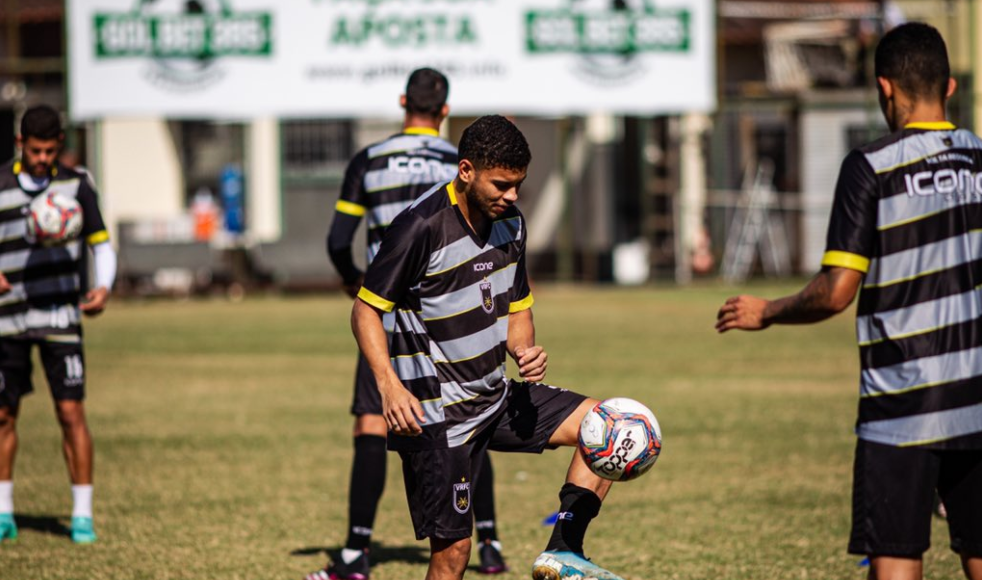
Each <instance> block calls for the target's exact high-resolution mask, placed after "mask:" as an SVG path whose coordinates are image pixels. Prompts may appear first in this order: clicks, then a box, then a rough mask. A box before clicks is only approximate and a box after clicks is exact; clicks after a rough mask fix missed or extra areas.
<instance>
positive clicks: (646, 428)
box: [579, 398, 661, 481]
mask: <svg viewBox="0 0 982 580" xmlns="http://www.w3.org/2000/svg"><path fill="white" fill-rule="evenodd" d="M579 440H580V442H579V448H580V453H582V454H583V458H584V459H585V460H586V463H587V465H589V466H590V469H591V470H592V471H593V472H594V473H596V474H597V475H599V476H600V477H603V478H604V479H611V480H614V481H627V480H629V479H634V478H636V477H639V476H641V475H642V474H643V473H644V472H646V471H648V470H649V469H651V466H653V465H654V464H655V461H657V460H658V454H659V453H661V427H659V425H658V420H657V419H655V415H654V413H652V412H651V409H649V408H648V407H646V406H644V405H642V404H641V403H639V402H637V401H635V400H634V399H627V398H616V399H607V400H605V401H601V402H599V403H597V405H596V406H594V407H593V409H591V410H590V411H589V412H588V413H587V414H586V416H584V417H583V421H582V422H581V423H580V436H579Z"/></svg>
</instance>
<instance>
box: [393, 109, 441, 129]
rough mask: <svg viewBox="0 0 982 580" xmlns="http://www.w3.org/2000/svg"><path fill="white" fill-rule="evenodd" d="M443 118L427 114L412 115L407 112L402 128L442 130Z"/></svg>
mask: <svg viewBox="0 0 982 580" xmlns="http://www.w3.org/2000/svg"><path fill="white" fill-rule="evenodd" d="M442 122H443V119H437V118H433V117H429V116H426V115H411V114H409V113H406V116H405V118H404V119H403V121H402V130H403V131H405V130H407V129H427V130H430V131H436V132H437V133H439V132H440V123H442Z"/></svg>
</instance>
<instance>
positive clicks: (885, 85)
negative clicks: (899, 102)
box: [876, 77, 893, 101]
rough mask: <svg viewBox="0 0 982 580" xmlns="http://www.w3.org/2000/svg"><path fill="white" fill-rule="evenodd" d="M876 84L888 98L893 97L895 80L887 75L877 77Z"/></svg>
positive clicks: (881, 93) (884, 96)
mask: <svg viewBox="0 0 982 580" xmlns="http://www.w3.org/2000/svg"><path fill="white" fill-rule="evenodd" d="M876 86H877V87H878V88H879V89H880V95H882V97H883V98H884V99H886V100H888V101H889V100H890V99H892V98H893V82H892V81H890V79H888V78H886V77H876Z"/></svg>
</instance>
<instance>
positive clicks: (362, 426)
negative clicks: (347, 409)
mask: <svg viewBox="0 0 982 580" xmlns="http://www.w3.org/2000/svg"><path fill="white" fill-rule="evenodd" d="M388 431H389V428H388V426H387V425H386V424H385V417H383V416H382V415H367V414H366V415H358V417H357V418H355V426H354V430H353V435H354V436H355V437H359V436H361V435H375V436H378V437H385V436H386V435H387V434H388Z"/></svg>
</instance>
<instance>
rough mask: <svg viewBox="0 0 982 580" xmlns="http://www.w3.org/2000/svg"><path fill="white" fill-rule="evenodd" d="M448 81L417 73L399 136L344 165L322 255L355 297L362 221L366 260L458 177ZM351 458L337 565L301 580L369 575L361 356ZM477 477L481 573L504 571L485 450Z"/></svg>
mask: <svg viewBox="0 0 982 580" xmlns="http://www.w3.org/2000/svg"><path fill="white" fill-rule="evenodd" d="M449 91H450V83H449V82H448V81H447V78H446V77H445V76H444V75H443V74H442V73H440V72H439V71H436V70H433V69H430V68H420V69H416V70H414V71H413V72H412V73H411V74H410V75H409V79H408V81H407V82H406V92H405V94H404V95H402V98H401V99H400V104H401V106H402V108H403V109H404V110H405V115H404V117H403V128H402V132H400V133H397V134H395V135H392V136H391V137H389V138H388V139H385V140H383V141H380V142H378V143H373V144H371V145H369V146H368V147H366V148H365V149H362V150H361V151H359V152H358V154H357V155H355V157H354V158H353V159H352V160H351V162H350V163H348V167H347V169H346V171H345V175H344V183H343V185H342V186H341V196H340V199H339V200H338V202H337V205H336V208H335V213H334V219H333V221H332V222H331V231H330V232H329V233H328V236H327V252H328V255H329V256H330V258H331V261H332V262H333V263H334V266H335V267H336V268H337V271H338V273H339V274H341V277H342V279H343V281H344V289H345V292H347V293H348V294H349V295H350V296H351V297H352V298H354V297H355V295H356V294H357V293H358V290H359V289H360V288H361V282H362V279H363V276H364V274H363V273H362V272H361V271H360V270H359V269H358V268H357V267H356V266H355V263H354V259H353V256H352V251H351V243H352V241H353V240H354V237H355V231H356V230H357V228H358V225H359V224H360V223H361V220H362V218H363V217H365V218H367V221H368V228H367V242H368V243H367V244H366V246H367V250H368V260H367V261H368V263H371V262H372V259H373V258H374V257H375V254H376V253H377V252H378V249H379V246H380V245H381V243H382V239H383V237H385V232H386V230H387V228H388V225H389V224H390V223H391V222H392V220H393V219H395V217H396V216H397V215H399V213H401V212H402V211H403V210H404V209H406V208H407V207H409V205H410V204H412V202H413V201H415V200H416V198H418V197H419V196H420V195H422V194H424V193H426V192H427V191H429V190H430V189H431V188H432V187H433V186H434V185H437V184H439V183H444V182H445V181H447V180H448V179H451V178H453V176H454V175H456V174H457V148H456V147H454V145H453V144H452V143H449V142H447V141H445V140H443V139H441V138H440V136H439V129H440V123H442V122H443V120H444V119H445V118H446V116H447V115H448V114H449V112H450V107H449V105H448V104H447V96H448V94H449ZM351 414H352V415H354V416H355V425H354V440H355V456H354V461H353V462H352V465H351V485H350V486H349V491H348V537H347V539H346V540H345V543H344V548H343V549H342V550H341V553H340V554H339V557H338V559H337V560H335V561H334V562H332V563H330V564H329V565H327V566H326V567H325V568H324V569H323V570H318V571H316V572H314V573H312V574H309V575H307V578H306V580H328V579H332V580H364V579H365V578H368V577H369V575H370V572H371V571H370V562H369V559H370V552H369V547H370V544H371V540H372V531H373V530H372V528H373V525H374V522H375V513H376V510H377V509H378V504H379V500H381V499H382V491H383V490H384V489H385V471H386V463H387V459H386V456H387V455H388V453H387V452H386V449H385V436H386V433H387V431H388V428H387V427H386V424H385V419H383V418H382V400H381V399H380V398H379V392H378V388H377V387H376V386H375V377H374V376H373V375H372V373H371V371H370V370H369V368H368V365H367V364H366V362H365V359H364V357H362V356H359V357H358V367H357V371H356V373H355V388H354V401H353V403H352V405H351ZM482 458H483V462H482V465H481V477H480V478H479V479H477V480H475V481H474V492H475V493H474V496H475V497H474V515H475V518H476V524H477V528H478V530H477V533H478V539H479V540H480V546H479V548H478V554H479V557H480V564H479V566H478V571H480V572H482V573H485V574H496V573H501V572H505V571H506V570H507V569H508V568H507V566H506V564H505V560H504V556H502V554H501V544H500V542H499V541H498V535H497V527H496V525H495V515H494V512H495V509H494V489H493V488H494V473H493V471H492V467H491V460H490V458H489V457H488V456H487V453H484V454H483V455H482Z"/></svg>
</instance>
